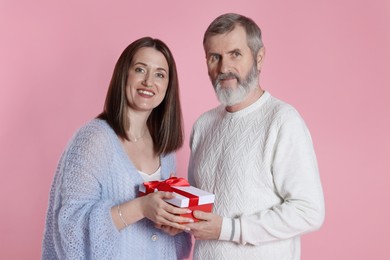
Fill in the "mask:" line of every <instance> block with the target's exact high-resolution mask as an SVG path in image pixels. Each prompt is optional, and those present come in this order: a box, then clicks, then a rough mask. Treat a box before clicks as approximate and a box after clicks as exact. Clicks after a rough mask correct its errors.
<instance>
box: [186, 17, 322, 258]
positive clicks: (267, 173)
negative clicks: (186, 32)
mask: <svg viewBox="0 0 390 260" xmlns="http://www.w3.org/2000/svg"><path fill="white" fill-rule="evenodd" d="M203 45H204V49H205V53H206V60H207V68H208V73H209V76H210V79H211V82H212V84H213V85H214V89H215V92H216V94H217V97H218V99H219V101H220V102H221V103H222V104H221V105H220V106H219V107H217V108H215V109H212V110H210V111H208V112H206V113H205V114H203V115H202V116H201V117H200V118H199V119H198V120H197V122H196V123H195V124H194V126H193V131H192V135H191V140H190V146H191V158H190V164H189V172H188V174H189V176H188V179H189V180H190V182H191V184H192V185H194V186H197V187H198V188H201V189H203V190H206V191H209V192H212V193H214V194H215V196H216V200H215V203H214V211H213V213H206V212H201V211H195V212H194V215H195V217H197V218H199V219H201V220H203V221H200V222H198V223H191V224H188V227H190V228H191V233H192V234H193V235H194V236H195V238H196V239H197V241H196V244H195V249H194V259H202V260H204V259H205V260H207V259H210V260H211V259H213V260H214V259H246V260H249V259H272V260H280V259H299V258H300V235H302V234H304V233H307V232H310V231H313V230H316V229H318V228H319V227H320V226H321V225H322V223H323V221H324V201H323V194H322V187H321V182H320V177H319V173H318V167H317V161H316V156H315V153H314V149H313V144H312V140H311V137H310V133H309V131H308V129H307V127H306V125H305V123H304V121H303V119H302V118H301V116H300V115H299V114H298V112H297V111H296V110H295V109H294V108H293V107H292V106H290V105H288V104H286V103H284V102H282V101H280V100H278V99H276V98H274V97H273V96H271V94H270V93H269V92H267V91H264V90H263V89H262V88H261V86H260V84H259V74H260V71H261V67H262V64H263V61H264V55H265V49H264V46H263V43H262V40H261V31H260V28H259V27H258V26H257V25H256V24H255V23H254V22H253V21H252V20H251V19H249V18H247V17H245V16H242V15H238V14H224V15H221V16H220V17H218V18H216V19H215V20H214V21H213V22H212V23H211V24H210V26H209V27H208V29H207V31H206V32H205V35H204V39H203Z"/></svg>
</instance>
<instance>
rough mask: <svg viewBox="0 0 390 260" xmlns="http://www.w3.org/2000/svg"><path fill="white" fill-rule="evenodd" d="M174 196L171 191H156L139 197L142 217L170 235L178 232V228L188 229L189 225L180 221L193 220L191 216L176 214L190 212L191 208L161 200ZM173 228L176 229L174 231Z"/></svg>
mask: <svg viewBox="0 0 390 260" xmlns="http://www.w3.org/2000/svg"><path fill="white" fill-rule="evenodd" d="M174 197H175V196H174V195H173V194H172V193H171V192H165V191H158V192H154V193H150V194H148V195H145V196H143V197H141V198H140V200H141V201H140V203H141V210H142V214H143V215H144V217H146V218H148V219H150V220H151V221H153V222H154V223H155V224H156V226H157V227H160V228H161V229H162V230H164V231H165V232H167V233H168V234H172V235H175V234H177V233H179V230H180V231H181V230H186V231H190V228H189V227H186V226H185V225H182V224H180V223H188V222H193V220H192V219H191V218H185V217H181V216H178V215H179V214H187V213H191V210H189V209H182V208H178V207H175V206H172V205H170V204H169V203H167V202H165V201H164V200H163V199H172V198H174ZM175 229H177V230H176V231H175Z"/></svg>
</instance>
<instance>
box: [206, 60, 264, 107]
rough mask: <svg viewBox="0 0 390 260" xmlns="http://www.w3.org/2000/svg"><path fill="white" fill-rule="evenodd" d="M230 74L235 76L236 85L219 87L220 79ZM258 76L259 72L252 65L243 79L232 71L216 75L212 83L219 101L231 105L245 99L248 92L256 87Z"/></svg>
mask: <svg viewBox="0 0 390 260" xmlns="http://www.w3.org/2000/svg"><path fill="white" fill-rule="evenodd" d="M231 76H233V77H235V78H236V80H237V87H236V88H231V87H224V88H223V87H221V79H224V78H227V77H231ZM258 77H259V72H258V71H257V69H256V66H252V69H251V70H250V72H249V73H248V75H247V76H246V78H245V79H244V80H242V79H241V78H240V77H239V76H238V75H237V74H235V73H232V72H229V73H225V74H220V75H218V77H217V79H216V80H215V81H214V83H213V85H214V90H215V93H216V95H217V98H218V100H219V102H221V103H222V104H223V105H225V106H233V105H236V104H239V103H241V102H242V101H244V100H245V98H246V97H247V95H248V93H249V92H251V91H252V90H254V89H256V88H257V87H258Z"/></svg>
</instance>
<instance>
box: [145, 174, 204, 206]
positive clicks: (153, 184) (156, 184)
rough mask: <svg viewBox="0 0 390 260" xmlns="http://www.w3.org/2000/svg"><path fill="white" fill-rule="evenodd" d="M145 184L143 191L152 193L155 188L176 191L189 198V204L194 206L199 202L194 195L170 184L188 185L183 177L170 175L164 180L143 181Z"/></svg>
mask: <svg viewBox="0 0 390 260" xmlns="http://www.w3.org/2000/svg"><path fill="white" fill-rule="evenodd" d="M144 186H145V189H146V190H145V193H146V194H147V193H152V192H154V191H155V190H156V189H157V190H158V191H168V192H176V193H178V194H180V195H183V196H185V197H187V198H189V199H190V202H189V206H196V205H198V202H199V197H198V196H195V195H193V194H191V193H188V192H185V191H182V190H179V189H175V187H172V186H190V184H189V183H188V181H187V180H186V179H184V178H177V177H171V178H169V179H166V180H165V181H150V182H144Z"/></svg>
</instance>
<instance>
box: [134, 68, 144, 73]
mask: <svg viewBox="0 0 390 260" xmlns="http://www.w3.org/2000/svg"><path fill="white" fill-rule="evenodd" d="M144 71H145V70H144V69H143V68H139V67H138V68H135V72H144Z"/></svg>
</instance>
